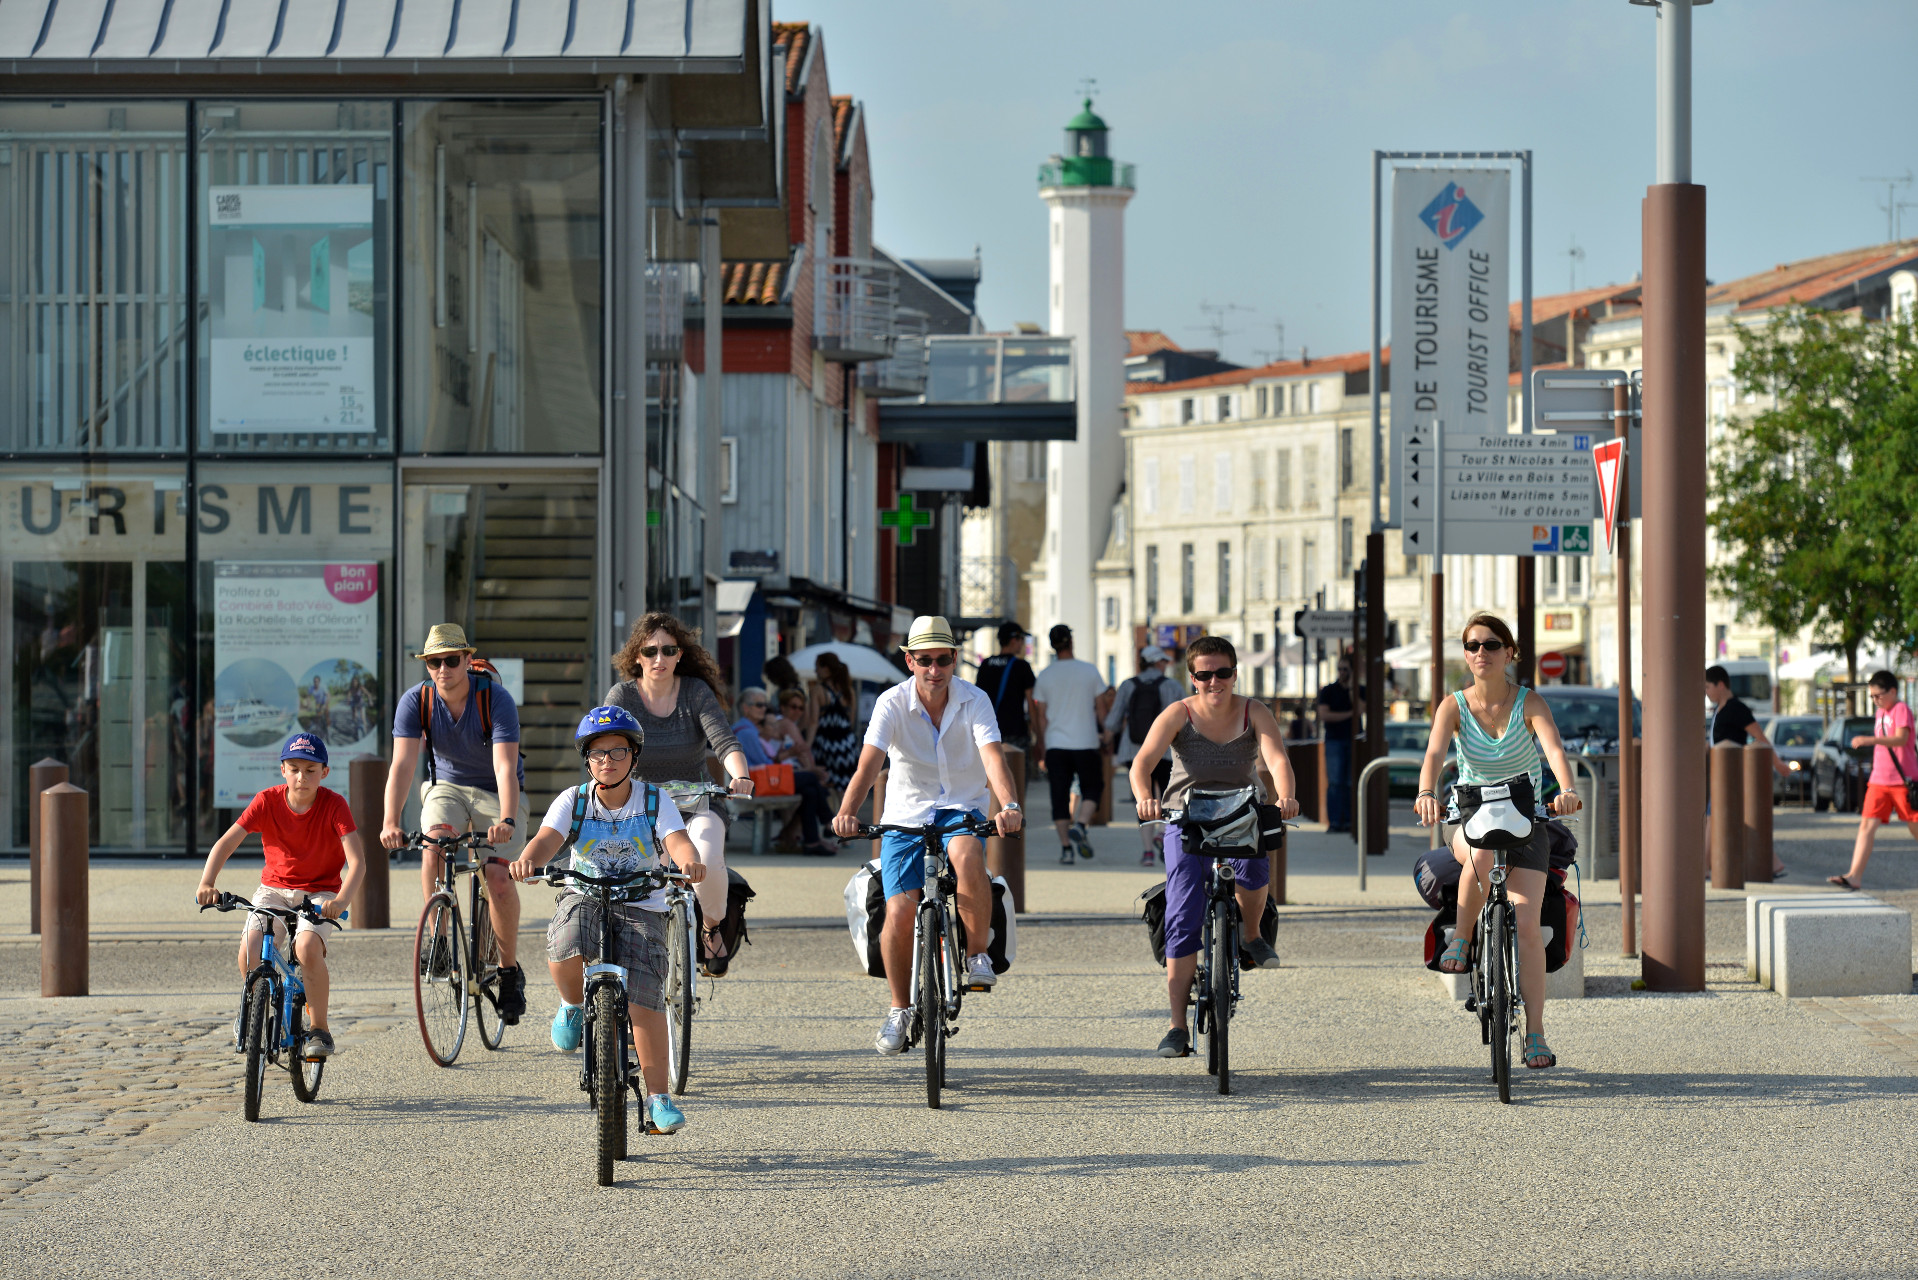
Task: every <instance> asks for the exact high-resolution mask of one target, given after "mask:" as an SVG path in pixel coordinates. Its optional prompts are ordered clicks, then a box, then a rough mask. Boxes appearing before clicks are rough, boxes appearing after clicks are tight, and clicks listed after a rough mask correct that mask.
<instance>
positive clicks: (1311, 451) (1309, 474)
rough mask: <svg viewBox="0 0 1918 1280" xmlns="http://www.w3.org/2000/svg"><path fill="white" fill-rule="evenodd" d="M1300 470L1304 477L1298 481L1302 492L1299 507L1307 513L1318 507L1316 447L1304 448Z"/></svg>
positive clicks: (1317, 458)
mask: <svg viewBox="0 0 1918 1280" xmlns="http://www.w3.org/2000/svg"><path fill="white" fill-rule="evenodd" d="M1302 470H1303V471H1304V472H1305V475H1304V477H1303V478H1302V479H1301V481H1300V488H1301V490H1302V492H1301V493H1300V505H1301V506H1303V507H1304V508H1305V509H1306V510H1307V511H1311V510H1313V509H1315V508H1316V507H1317V506H1318V505H1319V447H1318V446H1317V445H1315V444H1308V445H1306V446H1305V461H1304V466H1303V468H1302Z"/></svg>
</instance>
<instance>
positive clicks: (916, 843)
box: [879, 809, 986, 898]
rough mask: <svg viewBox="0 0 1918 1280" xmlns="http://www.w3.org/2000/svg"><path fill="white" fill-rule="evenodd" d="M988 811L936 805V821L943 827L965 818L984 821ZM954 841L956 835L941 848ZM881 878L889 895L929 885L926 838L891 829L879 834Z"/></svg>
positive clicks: (916, 890)
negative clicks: (940, 807) (942, 807)
mask: <svg viewBox="0 0 1918 1280" xmlns="http://www.w3.org/2000/svg"><path fill="white" fill-rule="evenodd" d="M985 816H986V815H985V814H983V813H980V812H979V811H978V810H977V809H935V810H933V812H932V821H933V823H934V824H936V825H937V826H939V827H941V828H946V827H956V826H958V825H959V824H960V823H962V822H983V821H984V820H985ZM955 834H961V835H963V834H964V833H963V832H958V833H955ZM951 843H952V836H946V837H944V838H943V839H942V840H941V841H940V842H939V847H940V848H941V849H944V848H946V847H947V846H948V845H950V844H951ZM879 881H880V884H881V885H882V886H883V887H884V889H885V891H886V896H887V897H888V898H896V897H898V896H899V895H900V894H902V893H917V892H918V891H919V890H921V889H923V888H925V887H926V857H925V842H924V841H923V840H922V839H921V838H920V837H918V836H909V835H904V834H902V833H900V832H897V831H888V832H887V833H886V834H885V835H883V836H881V837H880V838H879Z"/></svg>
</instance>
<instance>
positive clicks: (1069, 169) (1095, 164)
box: [1039, 156, 1134, 191]
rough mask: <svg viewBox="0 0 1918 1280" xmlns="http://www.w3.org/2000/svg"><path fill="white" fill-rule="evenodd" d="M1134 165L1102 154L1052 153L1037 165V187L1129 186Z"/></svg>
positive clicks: (1128, 187)
mask: <svg viewBox="0 0 1918 1280" xmlns="http://www.w3.org/2000/svg"><path fill="white" fill-rule="evenodd" d="M1133 173H1134V166H1132V165H1130V164H1127V163H1125V162H1123V161H1120V160H1112V159H1108V158H1107V157H1105V156H1054V157H1053V158H1052V159H1050V160H1047V161H1045V162H1044V163H1043V164H1041V165H1040V166H1039V186H1040V187H1041V188H1044V187H1122V188H1124V189H1125V190H1127V191H1131V190H1132V189H1133Z"/></svg>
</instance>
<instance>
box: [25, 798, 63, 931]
mask: <svg viewBox="0 0 1918 1280" xmlns="http://www.w3.org/2000/svg"><path fill="white" fill-rule="evenodd" d="M66 780H67V767H66V766H65V765H63V764H61V763H60V762H59V761H58V760H36V761H34V762H33V763H32V764H31V765H29V766H27V917H28V923H27V932H29V933H38V932H40V793H41V792H42V791H45V790H46V789H47V788H48V787H56V786H59V785H60V784H61V783H62V782H65V781H66Z"/></svg>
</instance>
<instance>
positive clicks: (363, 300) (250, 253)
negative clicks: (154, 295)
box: [207, 186, 376, 434]
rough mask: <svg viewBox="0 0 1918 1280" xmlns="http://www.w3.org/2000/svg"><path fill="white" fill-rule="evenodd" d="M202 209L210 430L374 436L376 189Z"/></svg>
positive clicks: (286, 190) (245, 194)
mask: <svg viewBox="0 0 1918 1280" xmlns="http://www.w3.org/2000/svg"><path fill="white" fill-rule="evenodd" d="M207 199H208V202H209V203H208V209H207V269H208V272H209V274H210V277H211V280H210V287H209V289H208V298H207V302H208V305H209V309H210V311H211V316H210V326H211V334H210V339H209V340H210V342H211V350H210V351H209V357H210V359H211V361H212V381H211V383H210V384H209V385H208V388H207V397H208V409H209V413H210V414H211V418H212V427H213V430H214V431H216V432H249V433H273V432H293V431H299V432H308V433H311V432H348V433H353V434H360V433H366V432H371V431H374V430H375V429H376V425H375V423H374V420H373V414H374V408H373V407H374V397H373V188H372V187H370V186H281V187H212V188H209V190H208V192H207Z"/></svg>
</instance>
